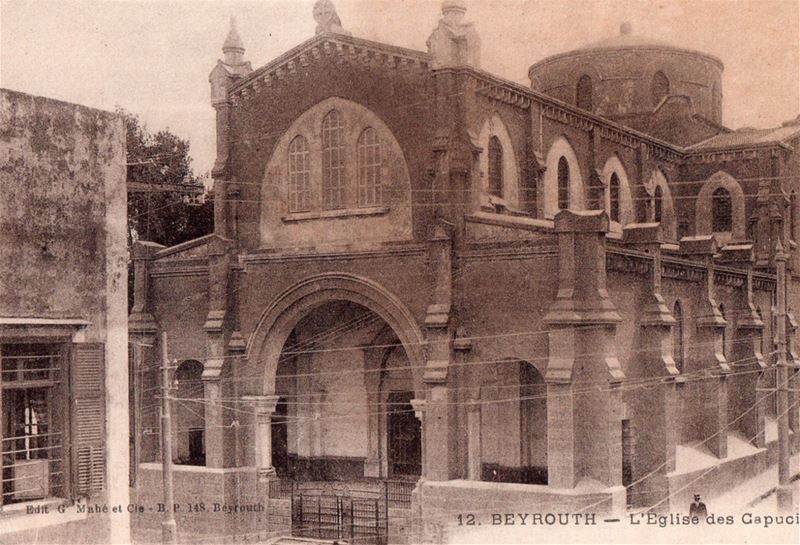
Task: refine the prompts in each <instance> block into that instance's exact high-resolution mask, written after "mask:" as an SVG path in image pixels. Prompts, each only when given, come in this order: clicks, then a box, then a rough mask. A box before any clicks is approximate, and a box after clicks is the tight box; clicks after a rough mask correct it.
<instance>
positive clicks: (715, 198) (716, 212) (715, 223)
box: [711, 187, 732, 233]
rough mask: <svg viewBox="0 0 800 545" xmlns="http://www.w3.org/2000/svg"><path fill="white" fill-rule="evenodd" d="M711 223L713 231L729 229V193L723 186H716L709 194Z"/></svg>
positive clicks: (719, 231) (720, 231)
mask: <svg viewBox="0 0 800 545" xmlns="http://www.w3.org/2000/svg"><path fill="white" fill-rule="evenodd" d="M711 209H712V210H711V225H712V227H713V230H714V232H715V233H725V232H728V231H730V230H731V223H732V219H731V216H732V214H731V194H730V192H728V190H727V189H725V188H724V187H720V188H717V189H716V190H715V191H714V193H713V194H712V196H711Z"/></svg>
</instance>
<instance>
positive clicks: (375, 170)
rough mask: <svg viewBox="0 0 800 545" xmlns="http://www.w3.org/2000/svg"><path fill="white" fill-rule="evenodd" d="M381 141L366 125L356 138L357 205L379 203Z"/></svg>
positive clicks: (374, 131)
mask: <svg viewBox="0 0 800 545" xmlns="http://www.w3.org/2000/svg"><path fill="white" fill-rule="evenodd" d="M381 165H382V163H381V141H380V139H379V138H378V133H377V131H376V130H375V129H373V128H372V127H368V128H366V129H365V130H364V132H362V133H361V136H360V137H359V139H358V205H359V206H377V205H379V204H381V200H382V199H381Z"/></svg>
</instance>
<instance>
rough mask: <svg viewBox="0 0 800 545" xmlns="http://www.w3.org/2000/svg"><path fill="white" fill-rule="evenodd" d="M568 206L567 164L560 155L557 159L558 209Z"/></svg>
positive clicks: (564, 208)
mask: <svg viewBox="0 0 800 545" xmlns="http://www.w3.org/2000/svg"><path fill="white" fill-rule="evenodd" d="M568 208H569V164H568V163H567V159H566V158H565V157H562V158H561V159H559V160H558V209H559V210H566V209H568Z"/></svg>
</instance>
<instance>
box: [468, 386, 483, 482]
mask: <svg viewBox="0 0 800 545" xmlns="http://www.w3.org/2000/svg"><path fill="white" fill-rule="evenodd" d="M481 464H482V460H481V401H480V399H473V400H472V401H470V402H469V403H467V479H469V480H470V481H480V480H481Z"/></svg>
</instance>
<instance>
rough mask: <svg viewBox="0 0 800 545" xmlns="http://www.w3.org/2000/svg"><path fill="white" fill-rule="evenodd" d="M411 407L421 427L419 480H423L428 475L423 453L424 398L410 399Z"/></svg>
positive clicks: (425, 457)
mask: <svg viewBox="0 0 800 545" xmlns="http://www.w3.org/2000/svg"><path fill="white" fill-rule="evenodd" d="M411 407H412V408H413V409H414V416H416V417H417V420H419V422H420V427H421V430H422V432H421V438H420V443H422V444H421V445H420V447H421V449H420V450H421V451H422V471H421V473H422V475H420V480H425V479H426V478H427V475H428V469H427V456H426V455H425V453H426V452H427V450H426V447H427V445H426V441H425V400H424V399H412V400H411Z"/></svg>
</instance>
